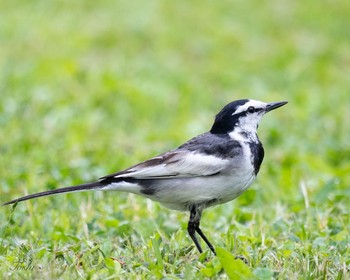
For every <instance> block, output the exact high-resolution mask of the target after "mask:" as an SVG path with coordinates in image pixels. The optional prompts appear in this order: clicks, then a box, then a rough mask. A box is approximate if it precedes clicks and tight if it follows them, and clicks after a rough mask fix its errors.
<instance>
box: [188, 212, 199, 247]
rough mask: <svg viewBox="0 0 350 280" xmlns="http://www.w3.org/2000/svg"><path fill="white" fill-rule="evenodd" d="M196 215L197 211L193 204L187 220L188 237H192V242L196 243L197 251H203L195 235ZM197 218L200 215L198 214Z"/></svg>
mask: <svg viewBox="0 0 350 280" xmlns="http://www.w3.org/2000/svg"><path fill="white" fill-rule="evenodd" d="M196 216H197V211H196V208H195V207H194V206H193V207H192V208H191V212H190V220H189V221H188V226H187V231H188V234H189V235H190V237H191V238H192V240H193V242H194V244H195V245H196V247H197V249H198V251H199V253H202V252H203V250H202V247H201V245H200V244H199V242H198V239H197V237H196V223H198V222H196V221H197V219H198V218H197V217H196ZM199 219H200V216H199Z"/></svg>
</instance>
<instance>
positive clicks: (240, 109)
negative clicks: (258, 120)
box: [232, 99, 266, 115]
mask: <svg viewBox="0 0 350 280" xmlns="http://www.w3.org/2000/svg"><path fill="white" fill-rule="evenodd" d="M250 106H252V107H254V108H265V107H266V103H264V102H261V101H257V100H252V99H250V100H249V101H248V102H247V103H245V104H244V105H241V106H239V107H238V108H237V109H236V111H235V112H233V113H232V115H236V114H239V113H242V112H244V111H246V110H247V109H248V108H249V107H250Z"/></svg>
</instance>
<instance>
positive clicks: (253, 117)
mask: <svg viewBox="0 0 350 280" xmlns="http://www.w3.org/2000/svg"><path fill="white" fill-rule="evenodd" d="M287 103H288V102H287V101H281V102H273V103H264V102H261V101H257V100H252V99H241V100H236V101H233V102H231V103H229V104H227V105H226V106H225V107H224V108H223V109H222V110H221V111H220V112H219V114H217V115H216V118H215V122H214V124H213V126H212V128H211V130H210V132H211V133H214V134H225V133H230V132H232V131H233V130H234V129H235V128H236V127H239V128H240V129H242V130H244V131H247V132H252V133H255V132H256V130H257V128H258V126H259V122H260V120H261V118H262V117H263V116H264V115H265V114H266V113H267V112H270V111H271V110H274V109H276V108H278V107H281V106H283V105H285V104H287Z"/></svg>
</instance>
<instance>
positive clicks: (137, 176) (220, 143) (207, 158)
mask: <svg viewBox="0 0 350 280" xmlns="http://www.w3.org/2000/svg"><path fill="white" fill-rule="evenodd" d="M287 103H288V102H287V101H281V102H272V103H265V102H261V101H257V100H253V99H240V100H236V101H233V102H231V103H229V104H227V105H226V106H224V107H223V108H222V110H221V111H220V112H219V113H218V114H217V115H216V117H215V120H214V123H213V125H212V127H211V129H210V130H209V131H208V132H205V133H203V134H200V135H198V136H196V137H194V138H192V139H190V140H189V141H187V142H185V143H184V144H182V145H181V146H179V147H178V148H176V149H173V150H170V151H168V152H165V153H162V154H160V155H158V156H155V157H153V158H151V159H149V160H146V161H143V162H141V163H138V164H136V165H133V166H131V167H130V168H127V169H125V170H122V171H119V172H117V173H114V174H111V175H107V176H104V177H101V178H99V179H98V180H96V181H94V182H91V183H85V184H81V185H75V186H69V187H63V188H58V189H53V190H47V191H43V192H39V193H34V194H30V195H27V196H23V197H19V198H16V199H14V200H11V201H8V202H6V203H4V204H2V205H3V206H4V205H9V204H15V205H16V204H17V203H19V202H22V201H25V200H29V199H33V198H38V197H43V196H49V195H55V194H62V193H70V192H79V191H92V190H94V191H95V190H98V191H120V192H128V193H133V194H136V195H141V196H143V197H146V198H148V199H151V200H153V201H157V202H160V203H161V204H162V205H164V206H165V207H168V208H170V209H174V210H180V211H188V212H189V220H188V224H187V232H188V234H189V236H190V238H191V239H192V241H193V243H194V244H195V246H196V247H197V249H198V251H199V253H202V252H203V249H202V246H201V244H200V242H199V239H198V238H197V234H198V235H199V236H200V237H201V238H202V239H203V240H204V242H205V243H206V244H207V246H208V247H209V249H210V250H211V251H212V252H213V254H214V255H215V254H216V252H215V249H214V246H213V245H212V244H211V242H210V241H209V239H208V238H207V237H206V236H205V234H204V233H203V231H202V230H201V228H200V221H201V217H202V213H203V210H204V209H206V208H208V207H212V206H215V205H218V204H223V203H227V202H229V201H231V200H233V199H235V198H237V197H238V196H240V195H241V194H242V193H243V192H244V191H246V190H247V189H248V187H249V186H250V185H251V184H252V183H253V181H254V180H255V178H256V176H257V174H258V172H259V170H260V166H261V163H262V161H263V158H264V148H263V145H262V143H261V142H260V140H259V138H258V135H257V130H258V126H259V123H260V121H261V119H262V117H263V116H264V115H265V114H266V113H267V112H270V111H272V110H274V109H277V108H279V107H281V106H283V105H285V104H287Z"/></svg>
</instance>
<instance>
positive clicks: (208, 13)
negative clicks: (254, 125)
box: [0, 0, 350, 279]
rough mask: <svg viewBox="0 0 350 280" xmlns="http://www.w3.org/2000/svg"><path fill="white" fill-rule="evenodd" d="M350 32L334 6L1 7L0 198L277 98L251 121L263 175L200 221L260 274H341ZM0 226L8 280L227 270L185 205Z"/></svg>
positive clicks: (12, 219) (70, 179) (75, 206)
mask: <svg viewBox="0 0 350 280" xmlns="http://www.w3.org/2000/svg"><path fill="white" fill-rule="evenodd" d="M349 28H350V2H349V1H341V0H333V1H316V0H310V1H290V0H283V1H197V0H194V1H172V2H171V1H156V0H152V1H147V2H146V1H108V0H102V1H96V2H95V1H2V2H1V3H0V127H1V131H0V151H1V160H0V174H1V176H0V194H1V201H0V203H3V202H5V201H7V200H10V199H14V198H16V197H18V196H22V195H24V194H29V193H33V192H38V191H43V190H46V189H51V188H58V187H63V186H66V185H72V184H79V183H83V182H86V181H91V180H95V179H96V178H98V177H100V176H103V175H106V174H108V173H113V172H115V171H118V170H120V169H123V168H126V167H128V166H129V165H131V164H135V163H137V162H139V161H141V160H144V159H147V158H149V157H150V156H154V155H156V154H158V153H161V152H164V151H166V150H169V149H172V148H175V147H176V146H178V145H180V144H181V143H183V142H184V141H185V140H187V139H189V138H191V137H193V136H195V135H196V134H199V133H201V132H204V131H206V130H208V129H209V128H210V126H211V124H212V122H213V119H214V116H215V114H216V113H217V112H218V111H219V110H220V109H221V108H222V107H223V106H224V105H225V104H226V103H228V102H231V101H233V100H235V99H240V98H253V99H257V100H261V101H265V102H273V101H282V100H288V101H289V104H288V105H287V106H285V107H283V108H281V109H279V110H277V111H274V112H273V113H271V114H269V115H268V116H266V117H265V118H264V120H263V122H262V124H261V125H260V129H259V135H260V138H261V140H262V142H263V143H264V146H265V152H266V155H265V161H264V163H263V166H262V169H261V172H260V174H259V176H258V180H257V182H256V183H255V184H254V185H253V186H252V187H251V189H250V190H249V191H247V192H246V193H245V194H244V195H242V196H241V197H240V198H239V199H237V200H236V201H235V202H231V203H228V204H226V205H223V206H219V207H216V208H213V209H209V210H207V211H206V212H205V213H204V217H203V220H202V223H203V230H204V232H206V234H207V236H208V237H209V239H211V240H213V241H214V240H215V242H213V243H214V245H215V246H217V247H222V248H224V249H225V250H227V251H229V252H230V253H232V254H233V255H243V256H245V257H246V258H247V259H248V266H249V269H250V270H251V271H252V273H253V275H254V277H257V278H260V279H263V277H265V278H264V279H270V278H273V277H277V278H278V277H280V278H281V279H285V278H290V279H301V278H304V279H324V277H326V278H328V279H342V278H343V277H349V273H348V272H349V267H350V258H349V255H350V249H349V231H350V229H349V224H350V223H349V222H350V221H349V205H350V191H349V184H350V179H349V171H350V163H349V158H350V143H349V136H350V135H349V128H348V127H349V125H348V122H349V119H350V110H349V105H350V104H349V103H350V102H349V101H350V95H349V85H350V30H349ZM0 219H1V221H2V222H1V224H0V263H1V264H0V271H1V273H2V274H1V275H2V276H3V277H2V278H4V279H6V278H11V277H22V278H28V277H33V276H34V275H35V277H36V278H43V279H44V278H45V279H47V277H51V278H59V277H62V278H67V279H69V278H71V277H82V278H89V277H90V278H92V279H99V278H106V277H122V278H123V277H128V278H135V279H144V278H149V277H150V278H152V277H156V278H161V277H168V278H167V279H172V277H174V278H175V279H176V278H177V277H182V278H188V279H191V278H194V277H195V278H199V279H200V278H205V277H214V278H216V277H218V278H225V277H228V276H227V275H230V274H229V272H228V271H226V273H228V274H227V275H226V274H225V273H224V272H223V268H224V269H225V265H224V260H223V258H217V257H216V258H215V257H212V256H210V254H208V258H209V260H207V261H206V260H205V255H206V253H204V256H200V257H199V256H198V253H197V252H196V251H195V249H194V248H193V247H191V246H192V243H191V241H190V240H189V238H188V237H187V235H186V225H187V219H188V216H187V214H183V213H178V212H174V211H168V210H165V209H164V208H163V207H161V206H159V205H158V204H156V203H151V202H149V201H147V200H145V199H143V198H139V197H135V196H131V195H128V194H122V193H81V194H79V193H78V194H72V195H63V196H56V197H54V198H43V199H40V200H37V201H31V202H26V203H22V204H21V205H18V206H17V208H16V210H15V211H14V212H13V213H12V211H11V208H10V207H6V208H5V207H3V208H1V211H0ZM116 260H120V262H118V261H116ZM299 277H300V278H299ZM344 279H345V278H344Z"/></svg>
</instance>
